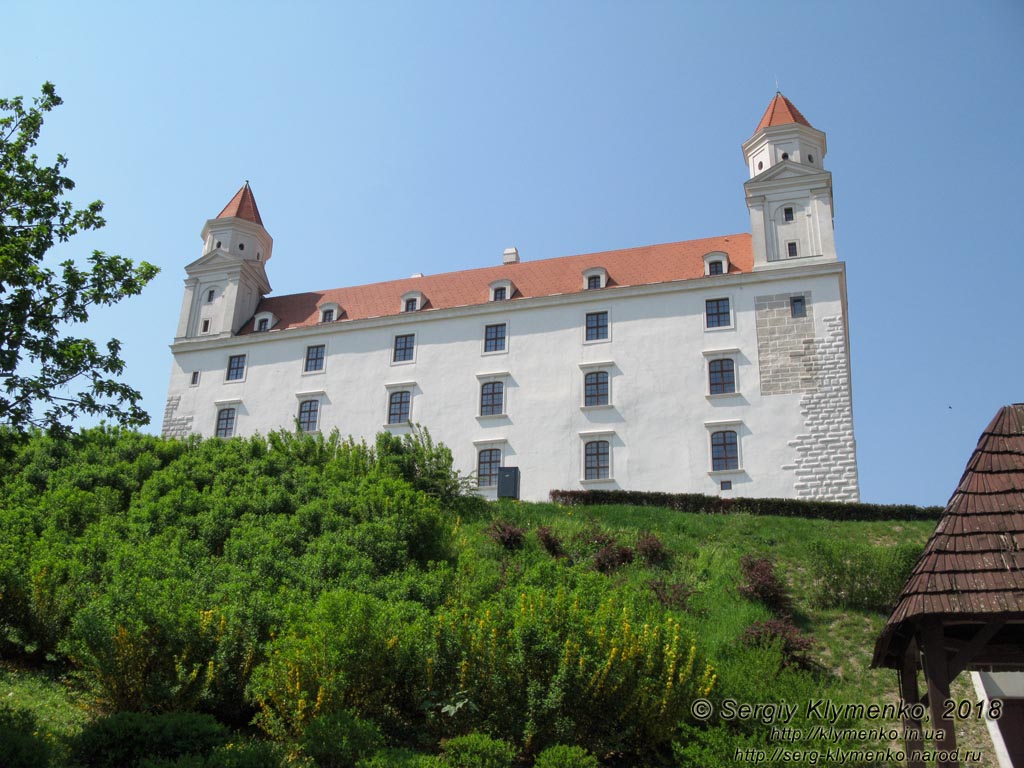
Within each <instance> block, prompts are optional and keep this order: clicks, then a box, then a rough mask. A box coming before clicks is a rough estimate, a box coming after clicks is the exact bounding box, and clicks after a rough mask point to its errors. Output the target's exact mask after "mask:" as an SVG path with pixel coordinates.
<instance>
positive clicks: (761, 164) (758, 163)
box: [757, 160, 764, 171]
mask: <svg viewBox="0 0 1024 768" xmlns="http://www.w3.org/2000/svg"><path fill="white" fill-rule="evenodd" d="M762 168H764V163H762V162H761V161H760V160H758V161H757V170H759V171H760V170H761V169H762Z"/></svg>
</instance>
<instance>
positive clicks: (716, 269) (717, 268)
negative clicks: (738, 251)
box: [708, 261, 722, 275]
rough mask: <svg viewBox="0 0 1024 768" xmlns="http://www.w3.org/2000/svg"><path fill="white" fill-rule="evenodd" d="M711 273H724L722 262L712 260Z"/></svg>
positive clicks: (709, 266) (710, 264)
mask: <svg viewBox="0 0 1024 768" xmlns="http://www.w3.org/2000/svg"><path fill="white" fill-rule="evenodd" d="M708 274H709V275H720V274H722V262H720V261H712V262H710V263H709V264H708Z"/></svg>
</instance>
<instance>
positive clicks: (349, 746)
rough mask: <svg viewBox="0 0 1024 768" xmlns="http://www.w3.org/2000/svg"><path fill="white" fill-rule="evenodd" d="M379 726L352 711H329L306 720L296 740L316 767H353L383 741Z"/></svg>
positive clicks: (374, 750)
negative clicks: (304, 726)
mask: <svg viewBox="0 0 1024 768" xmlns="http://www.w3.org/2000/svg"><path fill="white" fill-rule="evenodd" d="M383 741H384V739H383V737H382V736H381V732H380V728H378V727H377V725H376V724H375V723H374V722H373V721H371V720H361V719H360V718H358V717H356V716H355V715H353V714H352V713H351V712H347V711H344V710H342V711H339V712H329V713H327V714H325V715H320V716H319V717H315V718H313V719H312V720H310V721H309V723H307V724H306V728H305V730H304V731H303V733H302V738H301V739H300V740H299V744H300V745H301V746H302V751H303V752H304V753H305V754H307V755H309V756H310V757H312V758H313V760H314V761H316V764H317V766H319V768H353V766H355V764H356V762H357V761H358V760H360V759H361V758H364V757H369V756H370V755H372V754H373V753H374V752H376V751H377V750H378V749H380V747H381V746H382V744H383Z"/></svg>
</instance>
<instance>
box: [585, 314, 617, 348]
mask: <svg viewBox="0 0 1024 768" xmlns="http://www.w3.org/2000/svg"><path fill="white" fill-rule="evenodd" d="M601 312H604V313H605V314H606V315H607V316H608V335H607V336H606V337H605V338H603V339H587V315H596V314H600V313H601ZM582 336H583V343H584V344H586V345H590V344H610V343H611V340H612V310H611V307H591V308H588V309H585V310H584V311H583V329H582Z"/></svg>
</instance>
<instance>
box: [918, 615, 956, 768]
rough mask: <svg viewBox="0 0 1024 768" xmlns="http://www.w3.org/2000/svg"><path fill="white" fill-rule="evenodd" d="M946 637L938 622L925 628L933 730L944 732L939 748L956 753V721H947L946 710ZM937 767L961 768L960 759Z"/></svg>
mask: <svg viewBox="0 0 1024 768" xmlns="http://www.w3.org/2000/svg"><path fill="white" fill-rule="evenodd" d="M944 638H945V635H944V633H943V631H942V624H941V623H939V621H938V620H932V621H929V622H928V623H927V624H925V626H924V631H923V633H922V638H921V641H922V643H923V645H924V676H925V681H926V682H927V683H928V707H929V709H930V710H931V715H932V728H938V729H942V732H943V736H942V738H941V739H935V740H934V741H933V743H934V744H935V749H937V750H940V751H942V752H952V751H953V750H955V749H956V733H955V731H954V722H955V721H954V720H944V719H943V718H942V711H943V709H944V708H945V705H946V700H947V699H948V698H949V659H947V658H946V648H945V645H944ZM935 766H936V768H959V766H960V761H959V760H936V761H935Z"/></svg>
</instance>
